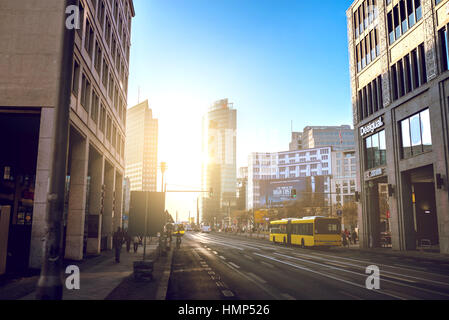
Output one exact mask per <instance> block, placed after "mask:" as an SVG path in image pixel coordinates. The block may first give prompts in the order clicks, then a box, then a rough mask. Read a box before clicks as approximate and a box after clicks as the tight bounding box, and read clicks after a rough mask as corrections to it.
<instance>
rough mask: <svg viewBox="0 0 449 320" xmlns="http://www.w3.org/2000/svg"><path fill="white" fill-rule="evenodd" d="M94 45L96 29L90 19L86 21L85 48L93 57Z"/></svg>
mask: <svg viewBox="0 0 449 320" xmlns="http://www.w3.org/2000/svg"><path fill="white" fill-rule="evenodd" d="M93 47H94V30H93V29H92V27H91V26H90V22H89V20H87V21H86V35H85V38H84V49H85V50H86V51H87V53H88V54H89V57H91V58H92V53H93Z"/></svg>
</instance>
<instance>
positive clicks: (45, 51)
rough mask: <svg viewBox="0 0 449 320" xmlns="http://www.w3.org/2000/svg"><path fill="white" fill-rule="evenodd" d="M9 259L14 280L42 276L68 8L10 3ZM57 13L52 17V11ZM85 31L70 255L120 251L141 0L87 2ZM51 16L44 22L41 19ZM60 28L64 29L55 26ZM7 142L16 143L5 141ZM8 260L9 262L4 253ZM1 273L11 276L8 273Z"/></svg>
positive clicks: (0, 169) (1, 159)
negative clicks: (115, 247) (33, 271)
mask: <svg viewBox="0 0 449 320" xmlns="http://www.w3.org/2000/svg"><path fill="white" fill-rule="evenodd" d="M1 7H2V10H1V11H0V20H1V21H3V22H4V23H3V24H2V28H1V29H0V38H1V39H2V46H1V48H0V61H1V63H0V137H2V138H0V148H1V150H4V151H5V150H8V151H7V152H1V153H0V207H1V209H0V210H1V212H2V214H1V216H0V225H2V226H3V227H4V230H1V231H0V233H1V234H2V237H1V240H0V242H1V243H0V251H2V250H3V249H4V250H6V258H4V259H2V260H3V261H0V267H1V265H2V264H3V265H6V268H5V271H6V272H20V271H22V270H26V269H27V268H40V266H41V259H42V252H43V250H42V238H43V237H44V236H45V216H46V211H47V205H48V201H47V200H48V199H47V196H48V195H47V190H48V183H49V178H50V174H51V167H52V154H53V152H52V143H53V140H54V138H55V137H54V136H53V130H52V128H53V125H54V123H53V122H54V113H55V109H56V108H59V107H60V106H58V105H57V102H56V101H57V97H58V93H59V92H58V89H59V86H58V84H59V82H60V81H61V79H60V77H59V76H60V66H59V65H58V63H55V61H60V58H61V56H62V35H63V32H64V30H65V28H64V26H63V21H64V20H65V19H66V17H67V15H66V14H65V11H66V8H65V7H64V1H59V0H40V1H34V2H30V1H26V0H2V4H1ZM48 8H51V10H49V9H48ZM79 9H80V27H81V28H80V29H79V30H74V31H73V32H75V46H74V52H73V57H74V61H73V72H72V83H71V86H72V94H71V102H70V128H68V130H69V132H70V138H69V150H68V167H67V179H66V180H67V188H66V206H65V214H64V239H63V241H64V242H63V243H64V246H63V248H64V255H65V258H67V259H71V260H82V259H83V257H84V256H85V255H86V254H98V253H100V252H101V250H102V249H108V248H112V233H113V230H114V229H116V227H119V226H121V223H122V217H121V216H122V203H121V202H122V185H123V176H124V142H125V126H126V118H125V115H126V101H127V84H128V74H129V50H130V44H131V42H130V36H131V20H132V18H133V17H134V15H135V12H134V6H133V1H132V0H126V1H124V0H120V1H119V0H116V1H105V0H98V1H85V0H81V1H80V3H79ZM38 17H41V18H38ZM53 26H54V27H53ZM5 137H8V138H7V139H5ZM0 256H2V257H4V255H3V254H2V252H0ZM0 270H1V268H0Z"/></svg>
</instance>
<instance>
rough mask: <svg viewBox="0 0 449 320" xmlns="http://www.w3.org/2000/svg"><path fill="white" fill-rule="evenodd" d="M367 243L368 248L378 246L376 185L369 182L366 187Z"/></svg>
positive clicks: (377, 196)
mask: <svg viewBox="0 0 449 320" xmlns="http://www.w3.org/2000/svg"><path fill="white" fill-rule="evenodd" d="M366 190H367V198H368V199H367V200H368V201H367V213H368V214H367V215H368V243H369V247H371V248H377V247H379V244H380V230H379V224H380V217H379V192H378V184H377V183H375V182H373V181H370V182H368V187H367V189H366Z"/></svg>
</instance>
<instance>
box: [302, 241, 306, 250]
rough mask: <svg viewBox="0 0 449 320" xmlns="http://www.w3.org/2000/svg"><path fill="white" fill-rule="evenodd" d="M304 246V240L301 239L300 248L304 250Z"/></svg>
mask: <svg viewBox="0 0 449 320" xmlns="http://www.w3.org/2000/svg"><path fill="white" fill-rule="evenodd" d="M305 247H306V246H305V244H304V239H301V248H303V249H304V248H305Z"/></svg>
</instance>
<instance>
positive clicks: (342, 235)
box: [341, 232, 349, 247]
mask: <svg viewBox="0 0 449 320" xmlns="http://www.w3.org/2000/svg"><path fill="white" fill-rule="evenodd" d="M341 238H342V244H343V247H349V244H348V238H347V237H346V232H342V234H341Z"/></svg>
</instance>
